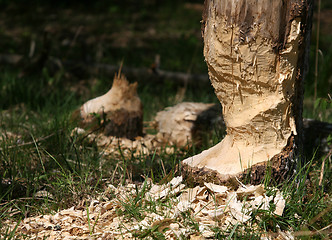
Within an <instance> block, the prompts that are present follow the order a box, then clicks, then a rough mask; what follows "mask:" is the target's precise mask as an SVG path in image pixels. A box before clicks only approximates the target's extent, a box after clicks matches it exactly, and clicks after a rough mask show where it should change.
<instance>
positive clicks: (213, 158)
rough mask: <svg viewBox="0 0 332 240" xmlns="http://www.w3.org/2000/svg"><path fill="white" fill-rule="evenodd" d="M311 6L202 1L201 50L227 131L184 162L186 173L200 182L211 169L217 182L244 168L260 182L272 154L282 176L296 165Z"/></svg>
mask: <svg viewBox="0 0 332 240" xmlns="http://www.w3.org/2000/svg"><path fill="white" fill-rule="evenodd" d="M311 11H312V2H311V0H307V1H305V0H303V1H300V0H291V1H285V0H273V1H271V0H260V1H258V0H239V1H235V0H223V1H214V0H206V1H205V11H204V13H203V26H202V33H203V37H204V56H205V60H206V62H207V65H208V69H209V76H210V80H211V83H212V86H213V87H214V89H215V93H216V95H217V97H218V99H219V101H220V102H221V105H222V106H223V117H224V120H225V124H226V127H227V135H226V137H225V138H224V139H223V141H221V142H220V143H219V144H217V145H216V146H214V147H212V148H210V149H208V150H206V151H204V152H202V153H201V154H199V155H196V156H194V157H191V158H188V159H186V160H184V161H183V165H184V172H185V174H186V176H187V177H189V178H190V175H192V173H194V174H195V175H192V176H193V180H195V179H196V180H195V181H196V182H200V180H198V178H199V177H198V176H203V175H204V176H205V177H206V174H209V172H210V177H211V176H212V175H213V176H215V177H213V178H214V179H215V180H214V181H216V182H218V183H220V181H221V182H223V181H226V180H227V179H229V178H231V177H232V176H238V177H240V176H241V175H243V173H245V172H247V171H249V170H250V171H251V173H252V174H253V178H254V180H255V181H260V180H261V179H262V177H263V176H264V171H262V170H261V169H262V167H261V166H262V165H264V166H265V165H266V164H267V163H268V162H269V161H270V160H271V162H270V165H271V166H272V168H273V172H275V174H274V175H275V176H279V177H281V178H283V176H284V175H285V173H286V172H288V171H289V170H290V167H291V166H292V165H294V164H290V162H294V161H296V158H297V156H298V155H299V154H300V153H301V148H302V147H301V146H302V102H303V78H304V75H305V61H306V59H307V54H306V50H305V49H306V48H307V47H308V39H309V37H308V36H309V34H310V27H311V26H310V18H311ZM259 169H260V170H259ZM264 169H265V167H264ZM200 170H202V171H204V174H200V173H198V172H197V171H200ZM257 171H258V172H257ZM212 172H214V173H213V174H211V173H212ZM254 175H255V176H254Z"/></svg>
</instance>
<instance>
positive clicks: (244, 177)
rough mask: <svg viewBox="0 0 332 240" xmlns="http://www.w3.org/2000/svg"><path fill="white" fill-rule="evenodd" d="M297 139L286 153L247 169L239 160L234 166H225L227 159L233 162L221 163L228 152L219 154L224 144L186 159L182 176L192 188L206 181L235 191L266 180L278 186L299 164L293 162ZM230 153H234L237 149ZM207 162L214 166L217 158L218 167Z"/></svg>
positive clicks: (289, 145)
mask: <svg viewBox="0 0 332 240" xmlns="http://www.w3.org/2000/svg"><path fill="white" fill-rule="evenodd" d="M294 139H295V136H291V137H290V138H289V139H288V143H287V146H286V147H285V148H284V149H283V151H282V152H281V153H279V154H277V155H275V156H273V157H272V158H271V159H270V161H264V162H259V163H254V164H253V165H250V166H248V167H247V168H245V169H244V168H243V167H242V165H241V161H240V160H239V161H238V164H234V162H236V161H228V163H225V162H226V160H230V159H226V160H224V162H222V161H223V159H225V157H224V156H225V155H227V152H223V151H218V150H219V149H220V148H222V145H223V144H224V143H223V141H222V142H220V143H219V144H217V145H216V146H214V147H212V148H210V149H208V150H206V151H203V152H202V153H201V154H198V155H195V156H193V157H191V158H188V159H186V160H184V161H183V162H182V166H181V168H182V176H183V177H184V179H186V182H187V184H188V185H189V186H196V185H200V186H202V185H204V182H212V183H215V184H219V185H227V186H231V187H235V188H236V187H238V185H239V184H240V182H244V183H250V184H260V183H262V182H263V181H264V179H271V180H272V181H274V182H276V183H280V182H282V181H284V180H286V179H287V178H288V177H289V176H291V175H292V174H293V173H294V171H291V170H293V169H294V167H295V163H296V159H294V156H296V154H295V150H296V147H295V144H294V142H295V141H294ZM230 151H234V148H233V149H231V150H230ZM231 154H232V153H231ZM212 156H213V158H212ZM205 159H206V160H208V161H209V163H211V159H215V161H216V162H217V164H215V165H211V164H207V163H204V160H205ZM218 160H219V161H218ZM198 161H200V163H202V164H204V165H203V166H202V167H200V164H197V162H198Z"/></svg>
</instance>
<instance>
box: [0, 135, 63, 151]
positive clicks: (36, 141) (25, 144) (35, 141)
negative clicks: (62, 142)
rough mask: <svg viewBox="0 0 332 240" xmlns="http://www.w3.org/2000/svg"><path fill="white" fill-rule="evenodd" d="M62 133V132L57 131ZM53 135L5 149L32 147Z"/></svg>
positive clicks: (1, 149) (0, 149)
mask: <svg viewBox="0 0 332 240" xmlns="http://www.w3.org/2000/svg"><path fill="white" fill-rule="evenodd" d="M59 131H62V130H59ZM54 135H55V133H52V134H50V135H48V136H45V137H42V138H38V139H34V141H31V142H25V143H21V144H16V145H10V146H7V147H6V148H7V149H12V148H16V147H23V146H27V145H33V144H37V143H39V142H42V141H45V140H46V139H49V138H50V137H52V136H54ZM0 151H3V148H0Z"/></svg>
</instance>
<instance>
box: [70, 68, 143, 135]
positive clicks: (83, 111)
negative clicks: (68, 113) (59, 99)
mask: <svg viewBox="0 0 332 240" xmlns="http://www.w3.org/2000/svg"><path fill="white" fill-rule="evenodd" d="M76 115H78V116H79V118H80V119H81V126H83V127H86V128H94V129H96V128H102V129H103V130H104V133H105V134H106V135H112V136H117V137H127V138H129V139H134V138H135V137H137V136H142V135H143V105H142V103H141V100H140V98H139V97H138V95H137V83H132V84H129V82H128V81H127V79H126V78H125V76H124V75H123V74H120V73H119V74H118V75H116V76H115V77H114V81H113V85H112V88H111V89H110V90H109V91H108V92H107V93H106V94H104V95H102V96H100V97H97V98H94V99H92V100H89V101H88V102H86V103H84V104H83V105H82V107H81V108H80V110H79V111H78V113H76Z"/></svg>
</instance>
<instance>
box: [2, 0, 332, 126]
mask: <svg viewBox="0 0 332 240" xmlns="http://www.w3.org/2000/svg"><path fill="white" fill-rule="evenodd" d="M314 2H315V6H314V18H313V27H312V40H311V48H310V60H309V62H310V64H309V72H308V76H307V79H306V84H305V102H304V104H305V110H304V114H305V117H314V118H319V117H320V118H321V120H328V119H330V115H331V114H330V113H328V114H323V115H324V116H323V115H322V114H320V116H319V115H318V113H317V111H316V112H315V111H313V109H314V107H315V106H316V107H319V104H317V101H316V99H314V97H315V96H314V95H315V65H316V64H315V55H316V33H317V26H318V18H317V8H318V6H317V1H314ZM0 6H1V8H2V11H1V13H0V39H1V40H0V49H1V51H0V56H1V57H0V63H1V65H0V73H1V75H2V77H1V78H2V79H3V80H2V82H3V83H2V84H1V85H2V88H0V93H1V96H2V100H1V101H0V107H2V108H8V107H10V106H11V105H15V104H19V103H22V102H31V101H32V104H31V105H32V106H42V105H44V104H45V99H48V98H51V99H52V98H55V99H56V98H59V99H62V98H63V97H61V96H64V95H65V96H72V95H73V99H79V100H78V101H79V102H81V101H83V100H86V99H88V98H91V97H93V96H95V95H97V94H101V93H103V92H105V91H107V89H108V88H109V87H110V85H111V81H112V76H110V75H109V74H107V73H106V72H103V71H102V70H98V71H94V72H91V71H87V68H86V66H89V65H94V64H96V63H101V64H107V65H112V66H119V65H120V63H121V62H123V65H124V66H127V67H131V68H147V69H149V68H151V66H153V64H155V59H156V56H159V57H160V68H161V69H163V70H167V71H177V72H183V73H191V74H206V73H207V68H206V64H205V62H204V57H203V40H202V37H201V24H200V21H201V14H202V10H203V0H201V1H198V0H142V1H136V0H121V1H120V0H112V1H89V0H81V1H79V0H71V1H69V0H67V1H65V0H58V1H52V0H47V1H45V0H44V1H42V0H35V1H27V0H11V1H9V0H0ZM319 21H320V22H319V23H320V28H319V30H320V32H319V38H318V39H319V45H318V47H319V51H318V55H319V56H318V65H317V66H318V71H317V73H318V77H317V83H316V85H317V96H316V98H322V99H325V101H330V100H331V99H329V98H330V97H329V93H330V91H331V90H330V89H331V86H332V74H331V72H332V71H331V69H332V61H331V60H332V59H331V58H332V44H331V42H332V32H331V31H330V26H331V23H332V3H331V1H322V4H321V13H320V19H319ZM43 54H44V55H45V56H44V55H43ZM3 55H6V56H7V55H11V56H12V57H13V56H16V55H18V56H20V57H22V58H20V60H19V61H17V62H16V64H12V62H13V61H14V59H13V58H11V59H9V60H8V59H5V60H4V57H3ZM43 56H44V59H43V58H42V57H43ZM40 59H41V60H40ZM45 59H46V60H45ZM38 60H40V61H39V62H38ZM42 60H44V61H42ZM17 75H18V76H20V78H17V77H16V76H17ZM8 77H9V78H8ZM129 81H131V82H133V81H138V82H139V94H140V95H142V98H143V103H144V101H145V105H146V106H147V107H148V108H150V106H149V104H150V103H151V101H150V100H149V99H151V96H149V97H145V96H144V94H145V93H148V95H149V94H152V95H155V96H156V97H158V98H159V99H158V100H157V102H160V104H159V106H155V108H156V109H158V110H160V109H161V108H162V107H164V106H163V105H165V104H166V105H168V104H173V103H174V102H172V101H168V100H169V96H167V95H170V96H172V95H176V94H177V93H178V91H179V89H180V88H182V87H184V86H183V83H178V82H175V81H174V80H172V79H163V81H156V79H154V78H153V77H152V78H151V76H146V77H144V76H143V77H142V76H139V77H137V76H135V75H134V76H129ZM181 84H182V86H181ZM185 87H186V90H188V91H187V92H186V95H185V97H184V99H182V100H195V101H205V102H206V101H208V102H211V101H212V102H217V99H216V98H215V96H214V94H213V90H212V88H211V86H210V84H209V83H208V82H205V83H199V82H195V83H191V84H189V85H186V86H185ZM27 89H30V90H29V91H27ZM57 90H61V91H60V93H59V92H58V91H57ZM77 97H79V98H77ZM163 99H164V100H163ZM26 100H28V101H26ZM315 102H316V105H315ZM154 103H156V102H155V101H154ZM326 111H329V110H328V109H326ZM148 117H149V116H148Z"/></svg>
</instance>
